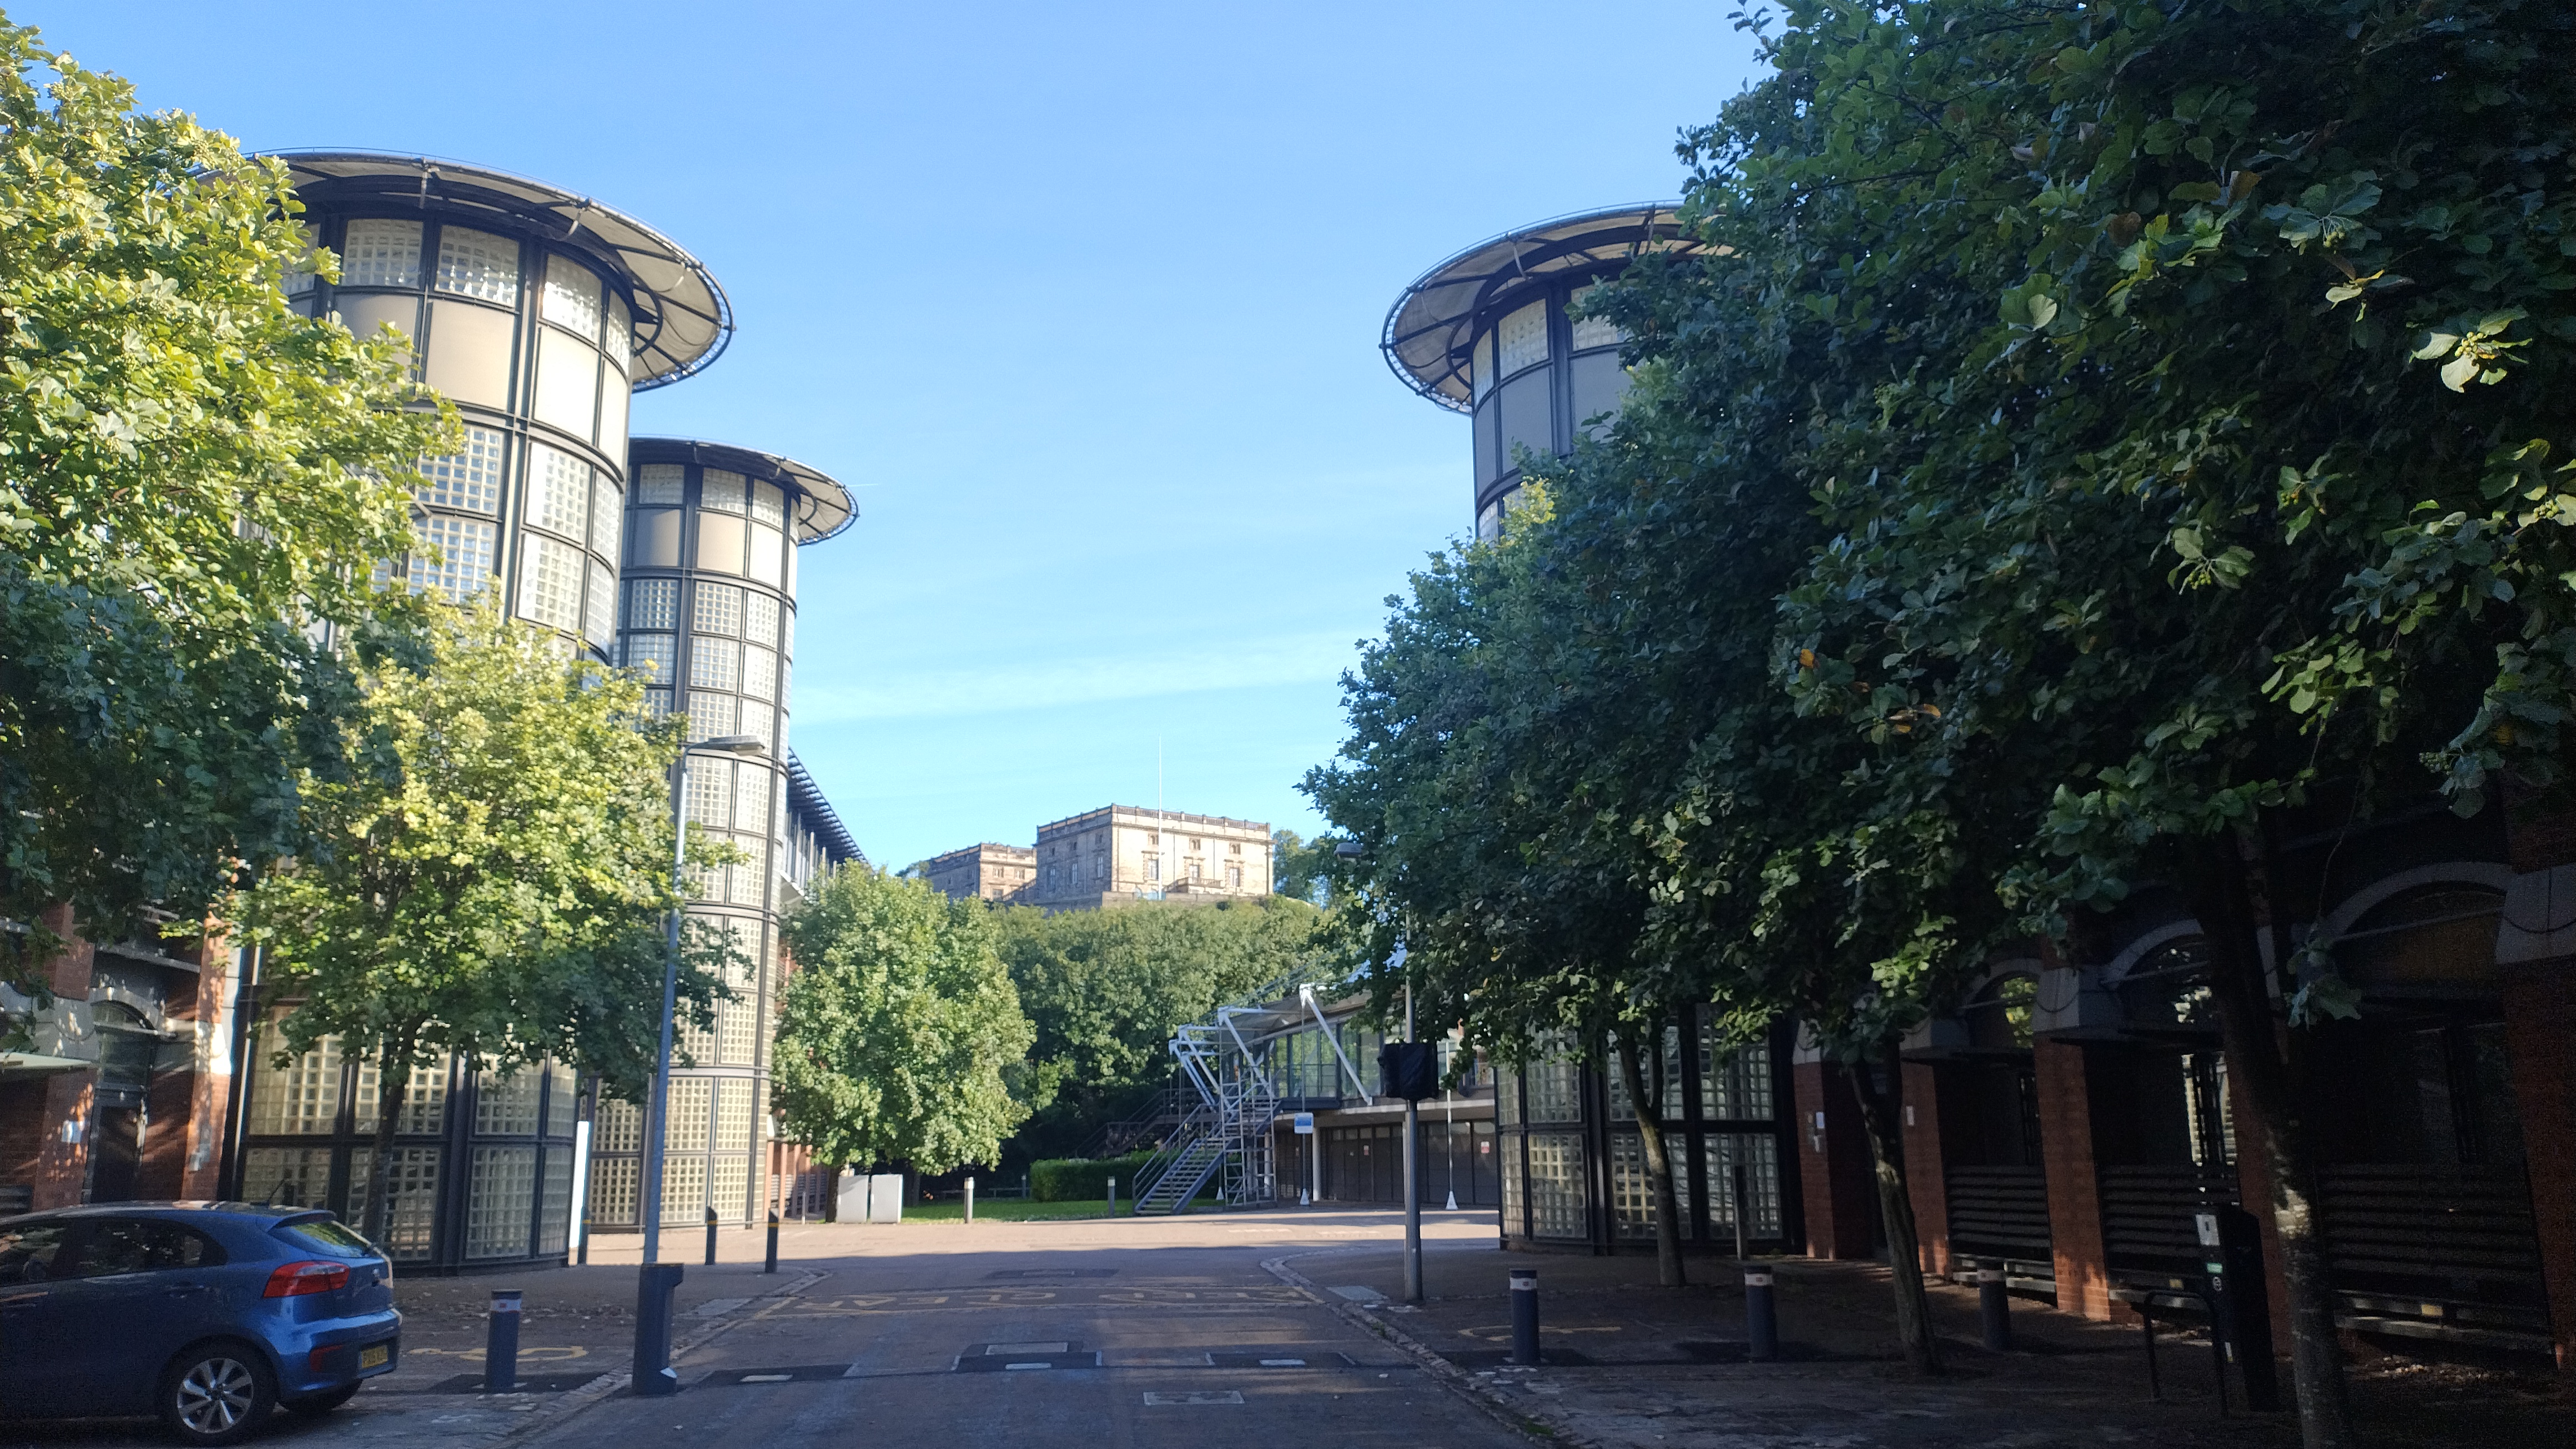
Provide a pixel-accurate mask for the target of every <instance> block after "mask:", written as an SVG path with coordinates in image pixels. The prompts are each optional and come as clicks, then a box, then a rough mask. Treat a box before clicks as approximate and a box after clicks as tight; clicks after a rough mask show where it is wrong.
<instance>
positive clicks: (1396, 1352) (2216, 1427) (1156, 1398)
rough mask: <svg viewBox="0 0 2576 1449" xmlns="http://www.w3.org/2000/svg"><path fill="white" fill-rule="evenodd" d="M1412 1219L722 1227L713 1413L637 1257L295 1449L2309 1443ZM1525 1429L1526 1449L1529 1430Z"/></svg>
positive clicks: (121, 1425) (2571, 1438)
mask: <svg viewBox="0 0 2576 1449" xmlns="http://www.w3.org/2000/svg"><path fill="white" fill-rule="evenodd" d="M1401 1233H1402V1219H1401V1218H1400V1217H1399V1216H1398V1215H1396V1214H1394V1213H1390V1212H1384V1211H1349V1210H1340V1209H1335V1208H1330V1207H1325V1208H1316V1209H1311V1210H1296V1209H1290V1210H1284V1211H1280V1212H1274V1213H1245V1214H1206V1215H1197V1216H1191V1217H1184V1218H1179V1219H1157V1218H1148V1219H1141V1220H1140V1219H1135V1218H1121V1219H1111V1220H1095V1221H1087V1222H1070V1223H995V1222H984V1223H977V1224H974V1225H972V1226H968V1225H964V1224H958V1223H905V1224H900V1225H885V1226H862V1225H846V1226H827V1225H820V1224H817V1225H810V1226H807V1225H794V1224H791V1225H788V1226H787V1227H786V1228H785V1229H784V1230H783V1231H782V1233H781V1238H780V1263H779V1272H778V1273H777V1274H776V1275H774V1276H770V1275H764V1274H763V1273H762V1272H761V1271H760V1261H759V1260H760V1252H761V1248H762V1236H761V1234H760V1233H759V1232H757V1231H749V1232H746V1231H742V1230H727V1231H725V1232H723V1233H722V1234H721V1235H720V1237H719V1254H718V1257H719V1262H718V1263H717V1265H716V1266H714V1267H706V1266H703V1265H701V1264H700V1263H699V1261H698V1258H697V1252H702V1251H703V1242H704V1239H703V1236H702V1235H697V1234H690V1235H675V1236H674V1237H673V1238H672V1239H670V1240H668V1242H667V1244H666V1247H667V1248H669V1249H678V1250H695V1251H691V1252H690V1253H689V1255H688V1256H687V1258H686V1259H685V1261H686V1262H687V1264H688V1266H687V1268H686V1272H685V1276H684V1277H683V1279H682V1282H681V1286H680V1299H679V1307H680V1312H681V1332H680V1340H679V1343H680V1352H679V1353H678V1355H677V1356H676V1362H677V1364H678V1367H679V1369H680V1371H681V1376H682V1381H683V1384H684V1389H683V1392H682V1393H681V1394H679V1395H678V1396H676V1397H673V1398H665V1399H652V1400H644V1399H635V1398H632V1397H630V1396H627V1395H626V1394H625V1393H624V1392H623V1390H624V1387H625V1377H624V1376H625V1373H626V1370H627V1366H628V1364H629V1362H630V1360H631V1354H632V1342H633V1332H634V1317H633V1315H634V1285H635V1277H634V1263H635V1261H636V1259H637V1257H638V1256H639V1255H638V1253H637V1251H636V1248H637V1244H636V1243H635V1240H634V1239H632V1238H628V1239H623V1240H620V1239H604V1240H602V1241H601V1242H600V1243H599V1245H598V1246H597V1247H596V1248H595V1250H594V1252H593V1255H592V1257H593V1261H592V1263H591V1264H590V1265H589V1266H587V1267H572V1268H564V1269H557V1270H552V1271H546V1272H525V1273H512V1274H506V1275H494V1276H488V1277H476V1278H408V1279H402V1280H399V1281H398V1282H397V1285H396V1288H397V1293H398V1295H399V1298H400V1302H401V1305H402V1308H403V1312H404V1314H405V1331H404V1345H405V1347H404V1356H403V1360H402V1365H401V1369H400V1371H399V1372H397V1373H395V1374H393V1375H389V1376H388V1377H387V1378H385V1379H381V1380H378V1381H377V1382H376V1383H374V1384H373V1385H371V1386H370V1387H369V1388H368V1389H367V1391H365V1392H364V1393H361V1394H360V1395H358V1397H357V1398H356V1399H355V1400H354V1401H352V1402H351V1403H350V1404H349V1405H348V1406H347V1407H346V1408H344V1409H343V1410H341V1411H340V1412H339V1413H336V1414H333V1415H331V1416H329V1417H327V1418H324V1419H320V1420H315V1421H294V1420H289V1419H285V1418H281V1419H280V1420H279V1421H278V1422H277V1423H276V1425H275V1426H274V1427H273V1428H272V1429H271V1430H270V1431H269V1433H268V1434H267V1435H266V1436H265V1441H264V1442H271V1443H275V1444H278V1445H281V1446H293V1449H321V1446H329V1449H343V1446H346V1449H522V1446H524V1449H656V1446H672V1449H679V1446H681V1445H683V1444H684V1443H687V1442H690V1441H698V1440H708V1439H712V1440H716V1441H721V1442H729V1443H730V1442H741V1443H758V1444H760V1445H761V1446H762V1449H773V1446H774V1449H839V1446H841V1445H843V1444H845V1443H847V1442H848V1441H849V1440H850V1439H851V1438H852V1437H853V1436H854V1435H857V1434H860V1433H864V1434H865V1435H866V1436H867V1437H868V1438H870V1439H877V1438H887V1439H890V1440H891V1441H893V1442H905V1443H910V1442H924V1441H926V1442H928V1443H930V1444H932V1445H933V1446H935V1449H949V1446H980V1445H986V1444H990V1445H997V1446H999V1445H1009V1446H1011V1449H1056V1446H1063V1449H1076V1446H1079V1449H1099V1446H1101V1445H1103V1444H1108V1445H1113V1446H1126V1445H1142V1446H1163V1445H1170V1446H1172V1449H1184V1446H1186V1449H1205V1446H1207V1445H1209V1444H1211V1443H1220V1444H1231V1443H1237V1442H1247V1441H1254V1440H1277V1441H1280V1442H1293V1443H1299V1444H1326V1445H1334V1446H1337V1449H1338V1446H1340V1445H1370V1444H1383V1445H1388V1446H1391V1449H1513V1446H1517V1445H1527V1444H1529V1443H1532V1442H1534V1441H1533V1439H1532V1438H1531V1437H1530V1435H1532V1434H1535V1435H1538V1436H1541V1437H1543V1438H1545V1439H1548V1440H1552V1441H1553V1442H1556V1443H1560V1444H1580V1445H1594V1446H1603V1449H1610V1446H1618V1449H1627V1446H1634V1449H1685V1446H1689V1449H1702V1446H1705V1449H1826V1446H1831V1449H1867V1446H1878V1445H1886V1446H1898V1445H1903V1446H1908V1449H1915V1446H1923V1449H1946V1446H1953V1445H1956V1446H1967V1445H1980V1446H1983V1445H2001V1446H2013V1449H2040V1446H2056V1445H2065V1446H2070V1449H2071V1446H2078V1445H2082V1446H2092V1445H2099V1444H2121V1443H2132V1444H2142V1445H2144V1444H2153V1445H2158V1446H2163V1445H2175V1446H2186V1449H2188V1446H2202V1445H2231V1446H2245V1449H2274V1446H2284V1449H2285V1446H2287V1445H2289V1444H2291V1443H2293V1442H2295V1437H2296V1436H2295V1433H2294V1432H2293V1431H2292V1428H2291V1426H2290V1425H2289V1424H2288V1422H2287V1421H2286V1420H2285V1419H2283V1418H2279V1417H2273V1418H2268V1419H2252V1418H2248V1417H2245V1416H2243V1415H2237V1416H2232V1417H2228V1418H2224V1419H2222V1418H2221V1417H2219V1415H2218V1413H2217V1406H2216V1404H2215V1402H2214V1400H2213V1399H2212V1397H2211V1394H2210V1374H2209V1360H2208V1354H2207V1349H2206V1347H2205V1346H2204V1345H2199V1344H2190V1343H2176V1344H2173V1345H2171V1346H2169V1348H2168V1351H2167V1353H2166V1355H2165V1357H2164V1360H2163V1362H2164V1369H2165V1373H2164V1383H2165V1401H2164V1402H2161V1403H2158V1402H2155V1401H2152V1400H2151V1399H2150V1398H2149V1396H2148V1393H2147V1384H2146V1374H2145V1361H2144V1356H2143V1354H2142V1353H2141V1352H2140V1350H2139V1340H2138V1335H2137V1332H2136V1330H2134V1329H2111V1328H2106V1327H2103V1326H2100V1325H2095V1324H2088V1323H2084V1322H2082V1321H2080V1320H2076V1319H2072V1318H2068V1317H2065V1316H2063V1315H2059V1314H2057V1313H2055V1312H2053V1311H2050V1310H2045V1309H2042V1308H2039V1307H2036V1306H2034V1305H2030V1304H2027V1303H2023V1304H2020V1305H2019V1307H2018V1311H2017V1313H2016V1329H2017V1332H2018V1334H2019V1335H2020V1338H2021V1342H2022V1345H2023V1351H2021V1352H2016V1353H2012V1354H2005V1355H1997V1354H1990V1353H1986V1352H1985V1351H1984V1350H1982V1349H1981V1348H1979V1347H1977V1346H1976V1319H1975V1300H1974V1295H1973V1294H1971V1293H1968V1292H1964V1291H1960V1290H1953V1289H1942V1290H1939V1291H1938V1293H1937V1302H1936V1309H1935V1311H1936V1315H1937V1317H1938V1320H1939V1325H1940V1328H1941V1330H1942V1332H1943V1334H1944V1336H1945V1338H1946V1339H1947V1340H1948V1341H1949V1344H1950V1351H1951V1360H1952V1371H1951V1372H1950V1373H1949V1374H1948V1375H1946V1376H1944V1377H1942V1378H1940V1379H1937V1380H1933V1381H1929V1382H1926V1381H1922V1380H1917V1379H1915V1378H1913V1377H1911V1376H1910V1375H1909V1374H1907V1373H1906V1372H1905V1370H1904V1367H1903V1365H1902V1363H1901V1362H1900V1361H1899V1360H1898V1359H1897V1358H1896V1356H1895V1354H1894V1352H1893V1348H1892V1345H1891V1343H1890V1340H1889V1338H1888V1330H1887V1323H1888V1319H1889V1309H1888V1301H1887V1292H1886V1287H1885V1282H1884V1278H1883V1275H1882V1274H1881V1272H1880V1271H1879V1270H1877V1269H1875V1268H1873V1267H1871V1266H1869V1265H1861V1264H1832V1263H1807V1262H1789V1263H1783V1264H1780V1265H1778V1272H1779V1283H1780V1287H1779V1294H1780V1330H1781V1335H1782V1337H1783V1339H1784V1340H1785V1341H1786V1343H1787V1345H1788V1347H1789V1353H1788V1355H1787V1357H1786V1358H1785V1359H1784V1361H1782V1362H1779V1363H1775V1364H1765V1365H1756V1364H1748V1363H1745V1362H1743V1361H1742V1340H1743V1306H1744V1305H1743V1296H1742V1290H1741V1287H1740V1284H1739V1280H1738V1279H1737V1276H1736V1274H1735V1273H1733V1272H1732V1271H1731V1268H1732V1265H1731V1264H1729V1263H1727V1262H1726V1261H1725V1260H1722V1259H1719V1260H1694V1261H1693V1262H1692V1263H1691V1265H1690V1267H1691V1271H1692V1273H1693V1275H1694V1280H1695V1283H1694V1286H1692V1287H1690V1288H1686V1289H1681V1290H1666V1289H1661V1288H1657V1287H1655V1286H1653V1276H1654V1265H1653V1263H1652V1261H1651V1260H1650V1259H1647V1258H1643V1257H1623V1258H1591V1257H1574V1256H1564V1257H1559V1256H1551V1255H1530V1254H1508V1255H1507V1254H1504V1253H1501V1252H1499V1251H1497V1250H1496V1249H1495V1247H1494V1246H1493V1228H1492V1218H1491V1215H1490V1214H1489V1213H1458V1214H1445V1213H1435V1214H1430V1215H1427V1228H1426V1237H1427V1240H1428V1243H1429V1249H1428V1252H1427V1253H1426V1278H1427V1287H1428V1290H1429V1296H1428V1301H1427V1302H1426V1303H1425V1304H1424V1305H1423V1306H1422V1307H1421V1308H1419V1309H1413V1308H1408V1307H1407V1306H1406V1305H1403V1304H1400V1303H1396V1302H1393V1301H1392V1300H1393V1299H1395V1298H1396V1297H1397V1296H1398V1295H1399V1294H1400V1292H1401V1287H1400V1284H1401V1271H1400V1268H1401V1259H1400V1256H1399V1253H1398V1249H1397V1244H1398V1243H1399V1241H1400V1238H1401ZM1513 1267H1535V1268H1536V1269H1537V1270H1538V1272H1539V1281H1540V1285H1541V1308H1542V1320H1543V1327H1544V1329H1545V1334H1544V1337H1545V1341H1546V1344H1547V1347H1548V1350H1549V1354H1550V1358H1551V1360H1552V1361H1551V1362H1550V1363H1549V1364H1548V1365H1546V1366H1545V1367H1542V1368H1540V1369H1538V1370H1536V1371H1524V1370H1516V1369H1513V1368H1511V1367H1509V1366H1508V1365H1506V1364H1505V1363H1503V1362H1502V1360H1503V1359H1504V1357H1505V1356H1506V1351H1507V1349H1508V1346H1509V1323H1510V1309H1509V1304H1508V1301H1507V1299H1506V1297H1505V1295H1506V1293H1507V1292H1508V1286H1507V1276H1506V1270H1507V1269H1509V1268H1513ZM495 1288H515V1289H518V1290H520V1291H521V1292H522V1293H524V1294H525V1302H526V1316H525V1320H524V1325H523V1331H522V1334H521V1351H520V1354H521V1357H520V1367H521V1373H522V1375H523V1382H524V1387H523V1389H522V1390H521V1391H520V1392H516V1393H511V1394H502V1395H485V1394H482V1393H480V1392H479V1386H480V1376H481V1373H482V1367H483V1365H482V1345H483V1334H484V1324H485V1317H484V1314H485V1309H486V1306H487V1304H488V1302H489V1296H490V1293H491V1291H492V1290H493V1289H495ZM2566 1383H2567V1380H2564V1379H2561V1378H2559V1377H2558V1376H2556V1375H2552V1374H2547V1373H2529V1374H2520V1375H2514V1374H2497V1373H2493V1372H2489V1371H2485V1370H2475V1369H2467V1368H2459V1367H2452V1368H2443V1367H2435V1366H2426V1365H2423V1364H2420V1363H2416V1362H2396V1361H2390V1362H2385V1363H2376V1364H2366V1365H2364V1366H2363V1368H2362V1369H2361V1370H2360V1371H2359V1372H2357V1374H2356V1384H2357V1391H2358V1393H2359V1396H2360V1398H2361V1400H2362V1403H2363V1408H2364V1413H2365V1421H2366V1423H2367V1425H2368V1427H2369V1430H2370V1432H2371V1436H2372V1438H2371V1442H2372V1443H2373V1444H2374V1445H2378V1446H2391V1449H2394V1446H2406V1449H2412V1446H2416V1445H2427V1446H2429V1445H2469V1446H2476V1449H2520V1446H2522V1445H2535V1446H2537V1445H2556V1444H2570V1445H2576V1397H2571V1395H2570V1394H2569V1393H2568V1392H2567V1389H2566ZM1524 1431H1527V1432H1524ZM161 1442H162V1441H161V1439H160V1436H159V1435H158V1433H157V1431H156V1430H155V1429H154V1428H153V1427H152V1426H149V1425H144V1424H137V1423H134V1422H132V1421H125V1422H105V1421H102V1422H90V1423H65V1424H40V1425H10V1426H7V1427H6V1428H5V1429H0V1449H9V1446H14V1445H19V1444H25V1445H30V1446H43V1449H56V1446H81V1449H142V1446H145V1445H158V1444H160V1443H161Z"/></svg>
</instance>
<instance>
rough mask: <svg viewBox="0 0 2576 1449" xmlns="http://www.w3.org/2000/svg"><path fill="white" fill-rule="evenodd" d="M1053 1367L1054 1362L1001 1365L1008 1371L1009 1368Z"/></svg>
mask: <svg viewBox="0 0 2576 1449" xmlns="http://www.w3.org/2000/svg"><path fill="white" fill-rule="evenodd" d="M1054 1367H1055V1365H1054V1364H1051V1363H1006V1364H1004V1365H1002V1368H1003V1369H1004V1370H1005V1371H1008V1370H1011V1369H1031V1368H1035V1369H1051V1368H1054Z"/></svg>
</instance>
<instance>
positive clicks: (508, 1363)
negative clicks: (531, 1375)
mask: <svg viewBox="0 0 2576 1449" xmlns="http://www.w3.org/2000/svg"><path fill="white" fill-rule="evenodd" d="M518 1387H519V1290H518V1289H516V1288H496V1289H494V1290H493V1292H492V1316H491V1317H490V1318H489V1319H486V1320H485V1323H484V1329H483V1392H485V1393H487V1394H506V1393H510V1392H513V1391H514V1390H516V1389H517V1388H518Z"/></svg>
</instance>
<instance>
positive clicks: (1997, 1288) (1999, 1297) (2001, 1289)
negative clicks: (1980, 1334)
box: [1977, 1258, 2013, 1353]
mask: <svg viewBox="0 0 2576 1449" xmlns="http://www.w3.org/2000/svg"><path fill="white" fill-rule="evenodd" d="M2005 1289H2006V1285H2005V1283H2004V1265H2003V1260H2001V1259H1999V1258H1989V1259H1987V1260H1986V1261H1985V1262H1982V1263H1979V1264H1978V1265H1977V1318H1978V1321H1979V1322H1980V1323H1981V1324H1982V1325H1983V1326H1984V1327H1985V1330H1986V1347H1987V1348H1989V1349H1992V1350H1993V1351H1994V1352H1996V1353H2010V1352H2012V1346H2013V1337H2012V1295H2011V1294H2010V1293H2009V1292H2007V1291H2005Z"/></svg>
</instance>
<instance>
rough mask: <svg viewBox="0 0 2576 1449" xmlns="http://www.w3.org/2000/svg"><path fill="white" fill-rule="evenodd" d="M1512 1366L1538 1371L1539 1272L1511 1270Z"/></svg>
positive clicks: (1524, 1269) (1528, 1269)
mask: <svg viewBox="0 0 2576 1449" xmlns="http://www.w3.org/2000/svg"><path fill="white" fill-rule="evenodd" d="M1512 1362H1514V1363H1516V1364H1519V1365H1521V1366H1523V1367H1524V1368H1536V1367H1538V1270H1537V1269H1536V1268H1514V1269H1513V1270H1512Z"/></svg>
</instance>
